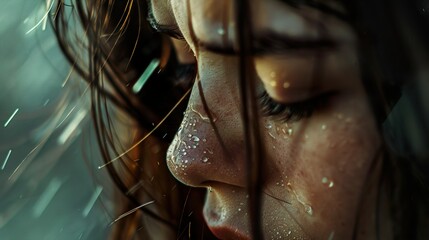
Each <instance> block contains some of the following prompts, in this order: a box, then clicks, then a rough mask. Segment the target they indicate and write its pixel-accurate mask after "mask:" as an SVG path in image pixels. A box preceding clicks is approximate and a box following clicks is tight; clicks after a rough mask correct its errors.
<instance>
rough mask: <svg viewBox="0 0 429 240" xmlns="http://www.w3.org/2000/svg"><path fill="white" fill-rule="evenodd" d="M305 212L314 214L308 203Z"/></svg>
mask: <svg viewBox="0 0 429 240" xmlns="http://www.w3.org/2000/svg"><path fill="white" fill-rule="evenodd" d="M305 212H306V213H307V214H308V215H310V216H313V208H312V207H311V206H310V205H306V206H305Z"/></svg>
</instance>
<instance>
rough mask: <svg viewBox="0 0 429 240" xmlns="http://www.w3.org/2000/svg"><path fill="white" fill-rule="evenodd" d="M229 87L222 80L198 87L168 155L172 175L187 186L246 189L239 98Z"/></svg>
mask: <svg viewBox="0 0 429 240" xmlns="http://www.w3.org/2000/svg"><path fill="white" fill-rule="evenodd" d="M218 79H219V78H218ZM222 79H226V78H222ZM203 83H207V84H203ZM198 84H201V85H200V87H201V88H198ZM228 86H230V83H227V82H225V81H222V80H220V81H219V80H218V81H204V80H201V81H199V82H198V81H197V82H196V83H195V85H194V88H193V90H192V94H191V97H190V100H189V104H188V107H187V110H186V111H185V113H184V118H183V121H182V123H181V126H180V127H179V130H178V131H177V134H176V136H175V138H174V139H173V142H172V144H171V145H170V147H169V149H168V152H167V165H168V167H169V169H170V171H171V173H172V174H173V175H174V176H175V177H176V178H177V179H178V180H179V181H181V182H183V183H184V184H186V185H189V186H193V187H209V186H210V184H211V183H213V182H217V183H226V184H230V185H236V186H242V187H244V186H245V176H244V171H245V161H244V158H243V156H244V152H243V148H244V145H243V137H242V135H243V134H242V124H241V119H240V112H239V108H238V106H239V105H238V102H237V99H236V98H238V95H236V93H234V91H233V90H228V89H234V88H233V87H228ZM201 90H202V91H201ZM203 99H204V100H205V101H203ZM203 103H206V105H205V106H204V104H203ZM207 111H209V112H207ZM209 116H211V117H212V119H211V120H210V118H209Z"/></svg>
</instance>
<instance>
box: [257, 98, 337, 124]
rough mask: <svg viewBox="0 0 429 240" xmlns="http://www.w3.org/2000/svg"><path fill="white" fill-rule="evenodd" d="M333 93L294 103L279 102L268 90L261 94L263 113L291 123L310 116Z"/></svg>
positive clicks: (260, 101) (260, 100)
mask: <svg viewBox="0 0 429 240" xmlns="http://www.w3.org/2000/svg"><path fill="white" fill-rule="evenodd" d="M331 95H332V93H324V94H321V95H317V96H316V97H313V98H309V99H307V100H304V101H300V102H294V103H288V104H284V103H279V102H276V101H274V100H273V99H272V98H271V97H270V96H269V95H268V93H267V92H265V91H264V92H263V93H262V94H261V95H259V103H260V106H261V111H262V115H263V116H265V117H274V118H277V119H278V120H280V121H283V122H286V123H291V122H296V121H299V120H301V119H303V118H308V117H310V116H311V115H312V114H313V112H314V111H315V110H316V109H318V108H321V107H322V106H323V105H325V104H326V103H327V100H328V99H329V97H330V96H331Z"/></svg>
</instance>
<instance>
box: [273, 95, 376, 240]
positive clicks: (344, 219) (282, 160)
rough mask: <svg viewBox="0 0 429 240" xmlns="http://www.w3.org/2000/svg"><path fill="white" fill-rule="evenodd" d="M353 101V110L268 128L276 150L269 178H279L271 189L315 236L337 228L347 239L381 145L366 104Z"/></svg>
mask: <svg viewBox="0 0 429 240" xmlns="http://www.w3.org/2000/svg"><path fill="white" fill-rule="evenodd" d="M352 102H353V104H352V105H351V106H353V108H351V107H350V105H349V104H348V103H343V105H341V106H339V105H338V106H337V107H336V108H335V110H333V109H331V110H330V111H328V112H326V113H323V114H316V115H314V116H312V117H310V118H309V119H308V120H302V121H300V122H299V123H295V124H291V125H286V124H281V125H276V124H274V123H272V122H269V121H268V122H267V124H266V126H268V129H266V136H265V138H266V142H267V143H268V144H267V146H271V149H269V165H270V166H269V169H270V170H269V171H271V172H272V173H270V174H268V176H276V177H273V178H272V179H269V181H268V188H271V189H275V190H272V192H275V193H278V194H279V196H277V197H279V198H282V199H284V198H286V199H287V200H288V201H290V202H291V203H292V205H293V206H294V207H295V208H296V209H298V210H297V212H298V214H297V216H296V218H297V220H298V221H300V222H305V223H306V224H308V226H309V228H311V229H309V231H310V232H313V233H314V234H312V236H322V235H326V234H329V233H330V231H332V228H335V229H336V231H337V232H338V234H340V236H341V232H343V233H344V234H346V235H343V236H344V237H347V232H350V231H349V230H350V229H352V227H353V226H352V225H350V224H353V222H354V217H355V211H356V209H357V201H358V199H359V198H360V196H361V194H362V189H363V187H364V186H363V184H364V181H365V179H366V178H367V174H368V171H369V168H370V165H371V163H372V162H373V160H374V156H375V155H376V152H377V149H378V147H379V145H380V143H379V137H378V134H377V131H376V127H375V124H374V122H373V121H372V118H370V117H368V116H371V115H370V111H369V110H368V108H367V107H366V104H364V103H363V102H364V101H352ZM360 102H362V104H357V103H360ZM343 106H344V108H343ZM339 109H346V110H343V111H339ZM347 109H351V110H347ZM270 124H271V125H270ZM274 171H275V173H274ZM277 176H280V178H279V177H277ZM310 207H311V208H310ZM310 210H311V214H308V213H309V211H310ZM311 226H313V227H311ZM323 226H325V227H323ZM336 236H337V235H336Z"/></svg>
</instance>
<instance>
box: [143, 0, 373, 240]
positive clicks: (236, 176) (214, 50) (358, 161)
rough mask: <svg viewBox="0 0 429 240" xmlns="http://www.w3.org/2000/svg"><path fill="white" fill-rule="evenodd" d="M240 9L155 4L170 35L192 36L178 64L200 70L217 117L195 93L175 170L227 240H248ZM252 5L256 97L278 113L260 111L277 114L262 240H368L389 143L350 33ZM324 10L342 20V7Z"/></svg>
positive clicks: (212, 2) (202, 0) (173, 152)
mask: <svg viewBox="0 0 429 240" xmlns="http://www.w3.org/2000/svg"><path fill="white" fill-rule="evenodd" d="M233 2H234V1H230V0H189V2H188V1H187V0H174V1H169V0H162V1H159V0H156V1H155V0H153V1H152V3H151V4H152V10H153V16H154V19H155V20H156V22H157V23H158V24H159V25H160V26H159V27H160V30H161V31H164V30H165V31H171V29H177V31H178V33H180V34H181V35H183V38H184V40H174V41H173V42H174V46H175V48H176V51H177V52H178V55H179V59H180V60H181V61H185V62H190V61H195V62H196V64H197V66H198V77H197V78H198V79H197V82H198V81H200V84H201V86H202V89H203V94H204V96H203V97H204V100H205V101H206V103H207V107H208V109H209V111H210V113H208V112H207V111H206V110H205V108H204V104H203V99H202V94H201V92H200V91H199V89H198V83H196V84H195V85H194V88H193V91H192V93H191V97H190V100H189V106H188V109H187V111H186V112H185V114H184V120H183V122H182V126H181V127H180V129H179V131H178V133H177V135H176V137H175V139H174V141H173V143H172V145H171V146H170V148H169V151H168V156H167V162H168V166H169V168H170V170H171V172H172V173H173V175H174V176H175V177H176V178H177V179H178V180H180V181H182V182H183V183H185V184H187V185H190V186H194V187H203V188H207V189H208V191H207V197H206V200H205V206H204V211H203V212H204V217H205V219H206V221H207V224H208V226H209V228H210V229H211V230H212V232H213V233H214V234H215V235H216V236H217V237H218V238H220V239H241V238H243V239H247V238H249V237H250V230H249V220H248V215H249V209H248V206H247V204H248V202H247V199H248V195H247V193H246V189H245V188H246V159H245V156H244V155H245V152H244V140H243V136H244V133H243V123H242V120H241V117H240V105H241V104H240V101H241V100H240V96H239V87H238V65H239V59H238V57H237V54H236V49H237V47H236V46H237V35H236V30H237V29H236V26H237V24H236V22H235V16H234V14H235V10H234V6H233ZM250 2H251V4H252V11H251V13H252V23H251V24H252V31H253V35H254V39H253V43H254V46H255V49H254V58H253V59H254V60H253V63H254V67H255V78H256V79H257V81H258V86H257V91H258V93H260V94H261V95H262V92H265V91H266V92H267V93H268V95H266V96H265V97H264V100H265V102H269V103H271V104H268V105H266V106H261V108H268V109H269V110H268V111H266V114H265V115H264V117H263V118H262V119H261V129H260V131H261V133H262V136H263V139H262V140H263V142H264V146H265V149H266V158H265V162H264V164H265V171H264V181H263V183H262V184H263V192H264V194H263V196H262V199H263V204H262V218H263V219H262V228H263V232H264V236H265V238H266V239H280V238H282V239H334V238H335V239H351V237H352V235H353V231H354V230H355V231H357V235H358V236H359V238H362V239H370V237H371V235H372V234H373V229H372V226H373V225H374V218H373V215H372V214H373V213H374V211H375V210H374V206H373V204H372V203H373V202H375V200H374V201H372V200H373V199H375V198H374V192H375V191H376V189H373V188H371V187H370V186H373V184H371V183H372V182H373V181H375V179H376V177H374V176H376V172H377V171H375V170H374V169H377V168H375V167H371V166H372V164H373V163H374V162H375V161H376V159H377V157H376V155H377V151H378V149H379V146H380V140H379V137H378V134H377V130H376V126H375V123H374V120H373V117H372V114H371V111H370V108H369V106H368V102H367V101H366V96H365V91H364V89H363V86H362V84H361V80H360V76H359V69H358V60H357V53H356V47H355V45H356V39H355V35H354V33H353V31H352V29H351V28H350V27H349V26H348V25H347V24H346V23H345V22H343V21H342V20H339V19H338V18H336V17H334V16H332V15H330V14H327V13H324V12H322V11H318V10H316V9H314V8H311V7H306V6H301V7H298V8H293V7H290V6H289V5H287V4H285V3H283V2H282V1H281V0H264V1H256V0H255V1H250ZM320 2H321V3H324V4H326V5H327V6H329V7H331V8H332V9H335V10H336V11H339V12H342V11H344V10H343V9H342V7H341V5H339V4H337V2H336V1H333V0H332V1H329V0H327V1H320ZM249 24H250V23H249ZM163 28H164V29H163ZM291 43H292V44H291ZM286 46H291V47H289V48H286ZM194 56H195V57H194ZM261 102H264V101H261ZM261 105H262V104H261ZM270 107H271V109H270ZM272 107H275V108H277V110H276V109H272ZM208 115H211V116H212V117H213V122H214V124H211V123H210V121H209V119H208ZM216 131H217V132H218V134H217V133H216ZM357 220H359V221H358V222H356V221H357ZM355 225H356V226H357V228H355Z"/></svg>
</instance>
